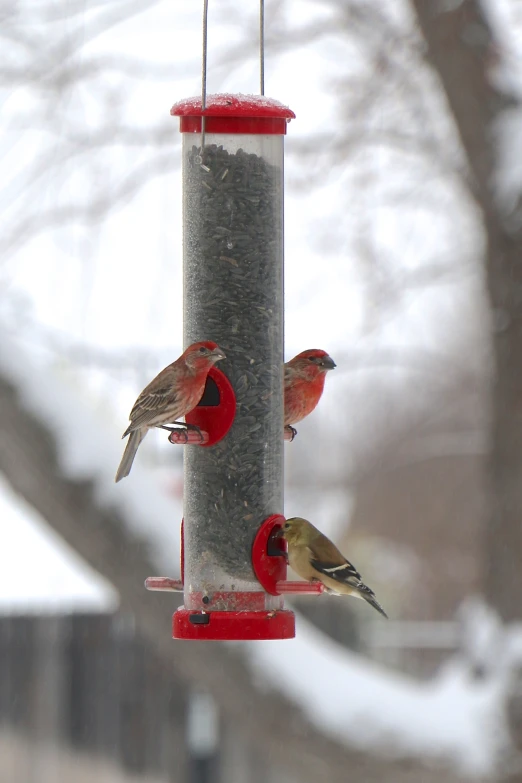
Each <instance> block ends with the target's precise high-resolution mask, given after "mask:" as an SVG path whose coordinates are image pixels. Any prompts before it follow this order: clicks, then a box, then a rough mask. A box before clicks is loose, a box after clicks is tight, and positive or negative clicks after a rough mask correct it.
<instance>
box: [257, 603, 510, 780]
mask: <svg viewBox="0 0 522 783" xmlns="http://www.w3.org/2000/svg"><path fill="white" fill-rule="evenodd" d="M314 600H323V599H322V598H318V599H314ZM296 619H297V629H296V638H295V639H292V640H289V641H285V642H284V648H282V647H281V645H282V643H281V642H271V641H270V642H255V643H253V644H252V643H248V644H244V645H243V649H244V650H245V651H246V652H247V655H248V657H249V659H250V662H251V665H252V667H253V669H254V670H255V672H256V673H257V674H259V675H262V680H263V681H264V682H265V683H266V684H267V685H268V686H272V687H276V688H278V689H280V690H281V691H283V692H284V693H285V694H286V695H287V696H289V697H290V698H291V699H293V700H295V701H296V702H297V703H298V704H299V705H300V706H301V707H302V708H303V710H304V711H305V712H306V713H307V715H308V718H309V719H310V720H311V721H312V722H313V723H314V724H315V725H316V726H317V727H319V728H320V729H321V730H323V731H326V732H327V733H328V734H330V735H331V736H332V737H333V738H335V739H337V740H341V741H342V742H345V743H348V744H349V745H354V746H356V747H358V748H361V749H367V750H371V751H372V752H375V751H376V750H378V752H379V753H382V754H383V755H386V756H388V757H398V756H410V755H416V756H419V757H422V758H427V759H432V760H433V761H438V762H450V763H453V764H454V765H455V766H456V767H457V768H459V769H460V770H461V771H462V772H465V773H467V774H472V775H482V774H488V773H489V772H491V770H492V766H493V763H494V759H495V757H496V753H497V751H498V750H499V749H500V747H501V746H502V744H503V743H504V742H505V735H504V732H503V726H502V722H501V721H500V720H499V718H500V704H501V697H502V694H503V689H502V683H501V681H500V680H499V679H497V678H492V679H487V680H485V681H477V680H472V679H471V676H470V674H469V668H468V667H466V665H465V663H464V661H462V660H458V659H456V660H455V661H452V662H450V663H449V664H447V665H446V666H445V667H444V669H443V670H442V671H441V672H440V673H439V675H438V676H437V677H436V678H435V679H434V680H432V681H431V682H428V683H421V682H415V681H413V680H410V679H408V678H407V677H405V676H402V675H399V674H396V673H393V672H391V671H387V670H384V669H382V668H380V667H378V666H377V665H375V664H373V663H371V662H369V661H366V660H364V659H362V658H360V657H359V656H357V655H355V654H353V653H351V652H350V651H348V650H346V649H344V648H342V647H340V646H339V645H337V644H336V643H335V642H333V641H331V640H330V639H329V638H328V637H326V636H324V635H323V634H322V633H321V632H320V631H318V630H317V629H316V628H314V626H312V625H310V624H309V623H308V622H307V621H306V620H305V619H304V618H303V617H301V616H298V617H297V618H296Z"/></svg>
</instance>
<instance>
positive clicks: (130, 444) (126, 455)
mask: <svg viewBox="0 0 522 783" xmlns="http://www.w3.org/2000/svg"><path fill="white" fill-rule="evenodd" d="M146 434H147V430H146V429H139V430H133V431H132V432H131V433H130V436H129V440H128V441H127V445H126V446H125V451H124V452H123V457H122V458H121V462H120V467H119V468H118V472H117V473H116V478H115V479H114V481H115V482H116V483H118V481H121V480H122V478H125V476H128V475H129V473H130V472H131V468H132V463H133V462H134V457H135V456H136V452H137V451H138V446H139V445H140V443H141V441H142V440H143V438H144V437H145V435H146Z"/></svg>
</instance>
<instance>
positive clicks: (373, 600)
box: [359, 585, 388, 620]
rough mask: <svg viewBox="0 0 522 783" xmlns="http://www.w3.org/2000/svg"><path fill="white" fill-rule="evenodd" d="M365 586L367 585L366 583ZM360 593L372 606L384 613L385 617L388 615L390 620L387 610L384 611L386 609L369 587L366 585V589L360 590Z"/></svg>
mask: <svg viewBox="0 0 522 783" xmlns="http://www.w3.org/2000/svg"><path fill="white" fill-rule="evenodd" d="M364 587H366V585H364ZM366 591H368V592H366ZM359 595H360V596H361V598H364V600H365V601H367V602H368V603H369V604H370V606H373V608H374V609H377V611H378V612H379V613H380V614H382V615H383V617H386V619H387V620H388V615H387V614H386V612H385V611H384V609H383V608H382V606H381V605H380V603H379V602H378V600H377V599H376V597H375V595H374V593H373V591H372V590H370V588H369V587H366V590H359Z"/></svg>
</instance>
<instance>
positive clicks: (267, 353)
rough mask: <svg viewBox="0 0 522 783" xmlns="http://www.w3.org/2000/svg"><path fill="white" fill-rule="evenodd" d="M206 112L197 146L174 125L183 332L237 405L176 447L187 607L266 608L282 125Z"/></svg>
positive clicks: (274, 449) (275, 603) (274, 466)
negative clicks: (218, 356)
mask: <svg viewBox="0 0 522 783" xmlns="http://www.w3.org/2000/svg"><path fill="white" fill-rule="evenodd" d="M236 100H237V99H236ZM265 103H268V102H266V101H265ZM274 103H275V102H274ZM278 106H280V104H278ZM287 111H288V110H287ZM286 116H287V117H288V116H293V115H292V114H291V113H289V114H287V115H286ZM232 119H234V118H232ZM206 122H207V127H208V131H207V132H206V134H205V145H204V148H203V149H202V148H201V135H200V134H199V133H194V132H184V133H183V194H184V195H183V198H184V200H183V232H184V233H183V247H184V341H185V345H188V344H190V343H193V342H196V341H198V340H214V341H215V342H216V343H217V344H218V345H219V346H220V347H221V348H223V350H224V352H225V353H226V357H227V358H226V360H224V361H222V362H221V363H220V369H221V370H222V371H223V372H224V373H225V374H226V375H227V376H228V378H229V380H230V381H231V383H232V386H233V388H234V392H235V395H236V405H237V408H236V416H235V419H234V423H233V425H232V428H231V429H230V431H229V433H228V434H227V435H226V437H225V438H224V439H223V440H221V441H220V442H219V443H217V444H215V445H213V446H211V447H208V448H205V447H190V448H187V449H185V454H184V471H185V487H184V520H185V608H186V609H190V610H205V611H212V610H219V611H237V610H274V609H279V608H280V607H282V599H281V598H280V597H279V596H270V595H268V594H267V593H265V592H264V591H263V590H262V588H261V586H260V585H259V582H258V581H257V580H256V578H255V576H254V573H253V569H252V559H251V552H252V543H253V540H254V537H255V535H256V532H257V530H258V528H259V526H260V525H261V524H262V522H263V520H265V519H266V518H267V517H269V516H270V515H272V514H278V513H282V510H283V138H284V136H283V133H284V131H283V132H279V133H277V132H273V131H271V132H270V131H269V132H268V133H266V132H265V133H255V132H253V131H252V128H251V126H250V127H249V129H248V130H247V132H237V130H238V129H236V128H235V127H234V122H232V124H231V126H230V127H233V132H218V133H216V132H212V130H211V128H212V124H211V121H210V119H208V120H207V121H206ZM285 122H286V120H285ZM239 125H241V123H239ZM226 127H227V124H226V122H225V125H224V129H226ZM261 127H263V123H262V122H261ZM254 129H255V122H254ZM182 130H183V125H182ZM239 130H241V128H239Z"/></svg>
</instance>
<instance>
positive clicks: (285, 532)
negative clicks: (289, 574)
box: [280, 517, 388, 617]
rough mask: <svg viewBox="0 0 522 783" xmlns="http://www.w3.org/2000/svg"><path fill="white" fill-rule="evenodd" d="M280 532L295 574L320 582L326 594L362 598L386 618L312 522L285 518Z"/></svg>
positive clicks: (359, 579) (364, 586) (380, 608)
mask: <svg viewBox="0 0 522 783" xmlns="http://www.w3.org/2000/svg"><path fill="white" fill-rule="evenodd" d="M280 535H282V537H283V538H284V539H285V541H287V542H288V562H289V563H290V566H291V567H292V568H293V570H294V571H295V572H296V574H299V576H301V577H302V578H303V579H306V580H307V581H308V582H315V581H317V582H322V583H323V585H324V586H325V588H326V591H327V592H328V593H333V594H334V595H353V596H355V597H356V598H363V599H364V600H365V601H367V602H368V603H369V604H370V606H373V608H374V609H377V611H378V612H380V613H381V614H382V615H384V617H388V615H387V614H386V612H385V611H384V609H383V608H382V606H381V605H380V603H379V602H378V600H377V599H376V597H375V593H374V592H373V590H370V588H369V587H367V585H365V584H364V582H363V581H362V579H361V575H360V574H359V573H358V572H357V571H356V570H355V568H354V567H353V565H352V564H351V563H349V562H348V560H347V559H346V558H345V557H344V555H342V554H341V553H340V552H339V550H338V549H337V547H336V546H335V544H332V542H331V541H330V539H329V538H327V537H326V536H325V535H323V534H322V533H321V531H320V530H318V529H317V528H316V527H314V526H313V525H312V524H311V522H308V520H306V519H301V517H293V518H292V519H287V520H286V522H285V524H284V525H283V528H282V530H281V534H280Z"/></svg>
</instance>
